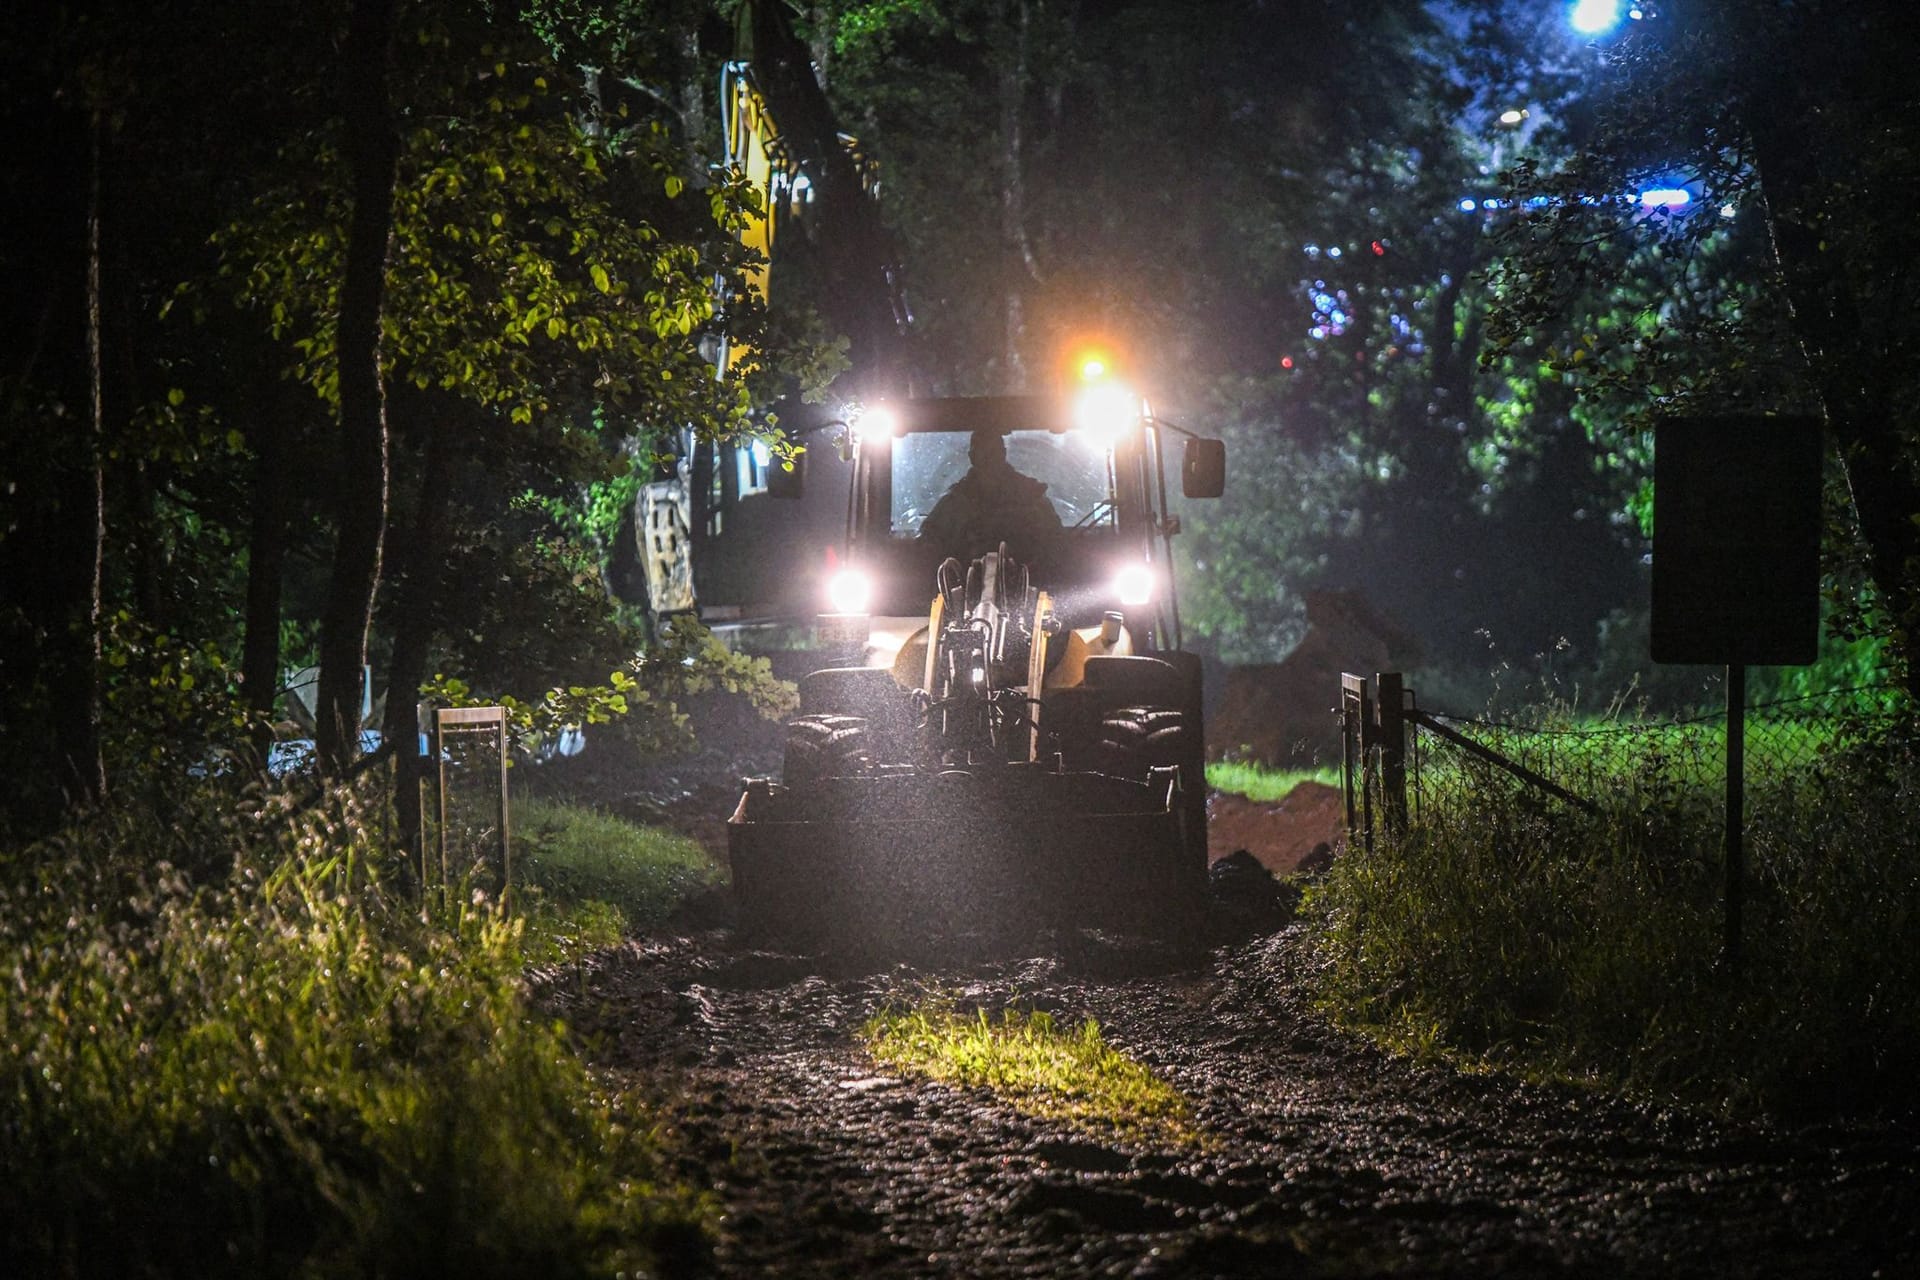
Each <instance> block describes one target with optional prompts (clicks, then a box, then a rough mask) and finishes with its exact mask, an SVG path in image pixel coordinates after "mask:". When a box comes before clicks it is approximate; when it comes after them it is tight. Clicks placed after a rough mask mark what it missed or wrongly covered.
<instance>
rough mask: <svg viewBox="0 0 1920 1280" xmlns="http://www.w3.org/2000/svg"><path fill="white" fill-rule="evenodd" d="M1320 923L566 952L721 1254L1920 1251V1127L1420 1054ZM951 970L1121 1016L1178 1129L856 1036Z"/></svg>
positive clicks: (1754, 1272) (1256, 1266)
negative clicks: (954, 940)
mask: <svg viewBox="0 0 1920 1280" xmlns="http://www.w3.org/2000/svg"><path fill="white" fill-rule="evenodd" d="M1302 942H1303V940H1302V937H1301V935H1300V934H1299V933H1298V932H1297V931H1294V930H1291V929H1286V930H1281V931H1279V932H1277V933H1272V934H1269V935H1268V936H1265V937H1256V938H1253V939H1250V940H1246V941H1243V942H1241V943H1239V944H1237V945H1231V946H1222V947H1220V948H1219V949H1217V950H1215V951H1214V952H1213V953H1212V954H1211V955H1210V956H1208V957H1207V958H1205V959H1204V960H1203V961H1201V962H1199V963H1197V964H1191V965H1189V966H1188V967H1185V968H1168V967H1167V964H1168V962H1167V961H1165V960H1164V959H1156V958H1155V957H1152V956H1143V955H1140V954H1138V953H1128V952H1126V951H1124V950H1115V949H1108V950H1082V951H1081V953H1080V954H1078V955H1077V956H1075V957H1073V958H1066V959H1063V958H1060V957H1057V956H1039V957H1031V958H1013V959H1007V958H1003V959H999V960H991V961H988V960H976V961H974V962H971V963H958V962H949V963H945V964H937V965H927V966H922V967H908V966H905V965H892V966H882V965H872V964H867V965H862V964H856V963H852V962H845V963H840V964H834V963H830V962H822V961H819V960H809V959H804V958H799V957H791V956H780V955H772V954H765V953H755V952H748V951H743V950H737V949H735V948H733V946H732V945H731V940H730V937H729V935H728V933H727V932H726V931H725V930H724V929H712V930H708V931H705V932H694V933H688V934H685V935H683V936H661V937H658V938H654V939H650V940H645V941H640V942H635V943H631V944H629V945H628V946H626V947H624V948H622V949H619V950H615V951H610V952H605V953H602V954H600V955H597V956H595V957H592V958H591V959H589V960H588V961H586V962H584V963H583V964H581V965H578V966H575V967H572V968H569V969H565V970H560V971H555V972H551V973H548V974H544V975H542V976H541V980H540V982H539V984H538V986H539V989H540V999H541V1003H542V1004H543V1005H545V1006H546V1007H548V1008H550V1009H552V1010H553V1011H554V1012H556V1013H559V1014H562V1015H564V1016H565V1017H567V1018H568V1019H569V1021H570V1022H571V1023H572V1024H573V1025H574V1026H575V1027H576V1028H578V1029H579V1030H581V1031H582V1032H584V1033H586V1035H587V1036H588V1038H589V1041H590V1043H592V1044H594V1045H595V1046H596V1047H595V1048H594V1049H593V1056H594V1057H595V1059H596V1061H598V1062H599V1063H600V1064H601V1065H604V1066H606V1067H610V1068H613V1069H615V1070H617V1071H620V1072H623V1073H625V1072H630V1073H633V1075H634V1077H635V1078H636V1079H644V1080H647V1081H650V1082H652V1087H656V1088H658V1089H660V1090H661V1091H662V1092H663V1094H664V1095H665V1096H669V1097H673V1098H675V1099H677V1101H676V1102H675V1103H674V1105H675V1107H676V1108H677V1109H678V1113H679V1114H680V1116H681V1119H680V1121H679V1124H678V1127H679V1130H680V1135H681V1137H682V1139H683V1140H684V1142H685V1144H686V1150H687V1153H688V1155H687V1159H688V1168H687V1172H688V1173H689V1175H690V1176H692V1177H693V1178H694V1179H696V1180H697V1181H699V1182H701V1183H702V1184H704V1185H707V1186H710V1187H711V1188H712V1189H713V1191H714V1192H715V1193H716V1195H717V1196H718V1197H719V1199H720V1200H721V1202H722V1203H723V1205H724V1207H725V1219H724V1222H723V1227H722V1232H721V1237H720V1240H719V1243H718V1246H717V1248H716V1250H715V1251H714V1252H713V1253H712V1254H711V1255H710V1256H704V1257H701V1258H697V1259H689V1260H686V1261H687V1264H688V1265H689V1266H690V1267H691V1269H692V1270H694V1271H696V1272H700V1273H711V1274H718V1275H722V1276H760V1275H783V1276H851V1275H866V1274H875V1275H882V1274H884V1275H909V1276H920V1275H924V1276H1021V1277H1040V1276H1054V1275H1116V1276H1124V1275H1138V1276H1212V1275H1223V1276H1289V1275H1372V1274H1399V1275H1444V1276H1476V1277H1484V1276H1489V1275H1492V1276H1534V1275H1577V1276H1728V1277H1732V1276H1874V1275H1883V1276H1889V1277H1892V1276H1912V1275H1920V1150H1917V1148H1916V1143H1915V1134H1914V1131H1913V1130H1912V1128H1911V1127H1906V1128H1889V1127H1882V1126H1875V1125H1868V1124H1856V1125H1851V1126H1827V1127H1822V1128H1812V1129H1799V1130H1786V1129H1778V1128H1770V1127H1766V1126H1756V1125H1730V1124H1721V1123H1715V1122H1713V1121H1711V1120H1709V1119H1707V1118H1705V1117H1703V1116H1700V1115H1697V1114H1693V1113H1689V1112H1686V1111H1683V1110H1676V1109H1670V1108H1659V1107H1648V1106H1642V1105H1638V1104H1634V1103H1629V1102H1624V1101H1620V1100H1617V1099H1613V1098H1610V1097H1607V1096H1604V1095H1596V1094H1583V1093H1580V1092H1577V1091H1573V1090H1570V1089H1560V1088H1542V1087H1533V1086H1526V1085H1522V1084H1518V1083H1515V1082H1512V1081H1507V1080H1499V1079H1489V1078H1485V1077H1469V1076H1463V1075H1459V1074H1456V1073H1453V1072H1450V1071H1446V1070H1440V1069H1434V1068H1428V1067H1416V1066H1413V1065H1410V1064H1408V1063H1406V1062H1403V1061H1399V1060H1395V1059H1391V1058H1388V1057H1386V1056H1384V1055H1382V1054H1380V1053H1378V1052H1376V1051H1375V1050H1373V1049H1371V1048H1369V1047H1367V1046H1366V1045H1364V1044H1362V1043H1359V1042H1356V1041H1355V1040H1353V1039H1351V1038H1349V1037H1347V1036H1345V1035H1342V1034H1341V1033H1339V1032H1337V1031H1335V1030H1333V1029H1331V1028H1330V1027H1329V1026H1328V1025H1327V1024H1326V1023H1325V1022H1324V1021H1323V1020H1322V1019H1320V1018H1319V1017H1318V1016H1317V1015H1315V1014H1314V1013H1313V1012H1312V1011H1311V1010H1310V1009H1309V1008H1307V1007H1306V1006H1305V1005H1304V1003H1303V1000H1302V997H1301V995H1300V992H1301V981H1300V979H1301V974H1300V966H1301V965H1302V964H1303V963H1305V962H1306V961H1305V959H1304V957H1305V956H1306V951H1305V948H1304V947H1303V945H1302ZM929 991H937V992H940V993H943V994H945V995H947V996H949V997H951V998H952V999H954V1000H955V1001H956V1002H958V1003H959V1004H960V1005H962V1006H963V1007H964V1006H966V1005H979V1006H981V1007H984V1008H987V1009H989V1010H992V1009H997V1008H1001V1007H1005V1006H1007V1005H1015V1006H1019V1007H1023V1008H1040V1009H1046V1010H1049V1011H1051V1012H1053V1013H1054V1014H1055V1016H1056V1018H1058V1019H1064V1020H1069V1021H1077V1020H1078V1019H1080V1018H1083V1017H1091V1018H1095V1019H1097V1020H1098V1021H1099V1022H1100V1024H1101V1026H1102V1028H1103V1029H1104V1031H1105V1034H1106V1036H1107V1038H1108V1040H1109V1041H1110V1042H1111V1043H1113V1044H1115V1045H1116V1046H1117V1047H1120V1048H1122V1049H1124V1050H1125V1051H1127V1052H1128V1053H1130V1054H1132V1055H1134V1056H1135V1057H1137V1058H1139V1059H1141V1060H1142V1061H1144V1062H1146V1063H1148V1064H1149V1065H1151V1066H1152V1067H1153V1068H1154V1069H1156V1070H1157V1071H1159V1072H1160V1073H1161V1074H1163V1075H1164V1076H1165V1077H1166V1078H1167V1079H1169V1080H1170V1081H1172V1082H1173V1083H1174V1084H1175V1085H1176V1086H1178V1087H1179V1088H1180V1089H1181V1090H1183V1091H1184V1092H1185V1093H1186V1094H1187V1095H1188V1096H1189V1098H1191V1099H1192V1101H1193V1103H1194V1109H1195V1113H1196V1117H1197V1119H1198V1121H1199V1127H1200V1129H1201V1130H1202V1131H1203V1135H1204V1136H1203V1137H1202V1138H1201V1139H1200V1140H1199V1141H1197V1142H1190V1143H1186V1144H1182V1145H1155V1144H1153V1143H1141V1142H1134V1141H1128V1140H1123V1139H1119V1138H1116V1137H1114V1136H1112V1135H1111V1134H1099V1133H1092V1132H1087V1131H1084V1130H1075V1129H1073V1128H1070V1127H1068V1126H1066V1125H1065V1124H1064V1123H1060V1122H1047V1121H1040V1120H1035V1119H1031V1118H1028V1117H1026V1116H1023V1115H1021V1114H1019V1113H1018V1112H1016V1111H1014V1110H1013V1109H1012V1108H1011V1107H1009V1106H1007V1105H1005V1104H1004V1103H1002V1102H999V1101H997V1100H996V1099H995V1098H993V1097H992V1096H990V1095H988V1094H986V1093H983V1092H977V1091H969V1090H963V1089H956V1088H953V1087H949V1086H946V1085H941V1084H934V1083H925V1082H908V1081H902V1080H900V1079H898V1078H896V1077H894V1076H892V1075H890V1074H888V1073H886V1072H884V1071H882V1070H880V1069H878V1068H876V1067H875V1066H874V1064H873V1063H872V1062H871V1061H870V1060H869V1059H868V1058H867V1057H866V1055H865V1054H864V1053H863V1051H862V1050H861V1048H860V1047H859V1026H860V1024H861V1022H862V1021H863V1020H864V1019H865V1018H866V1017H868V1016H869V1015H870V1014H872V1013H873V1012H875V1011H876V1010H878V1009H880V1008H883V1007H885V1006H886V1005H887V1004H889V1003H890V1002H901V1001H907V1000H912V999H916V998H918V997H920V996H922V995H924V994H925V993H927V992H929Z"/></svg>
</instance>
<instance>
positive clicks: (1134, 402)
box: [1073, 385, 1140, 450]
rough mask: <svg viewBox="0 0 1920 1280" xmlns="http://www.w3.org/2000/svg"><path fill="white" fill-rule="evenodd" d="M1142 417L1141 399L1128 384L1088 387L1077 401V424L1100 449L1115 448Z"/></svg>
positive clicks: (1083, 433)
mask: <svg viewBox="0 0 1920 1280" xmlns="http://www.w3.org/2000/svg"><path fill="white" fill-rule="evenodd" d="M1139 420H1140V401H1139V400H1138V399H1137V398H1136V397H1135V396H1134V395H1133V393H1132V392H1130V391H1128V390H1127V389H1126V388H1125V387H1116V386H1112V385H1101V386H1096V387H1088V388H1087V389H1086V390H1085V391H1082V392H1081V393H1080V399H1079V401H1078V402H1077V403H1076V404H1075V405H1074V409H1073V421H1074V425H1075V426H1076V427H1078V428H1079V429H1080V431H1081V434H1082V437H1083V438H1084V439H1085V440H1086V442H1087V443H1088V444H1090V445H1092V446H1093V447H1094V448H1096V449H1103V450H1104V449H1111V448H1113V446H1114V445H1115V444H1117V443H1119V441H1120V437H1121V436H1122V435H1125V434H1126V431H1127V429H1128V428H1129V427H1131V426H1133V424H1134V423H1136V422H1138V421H1139Z"/></svg>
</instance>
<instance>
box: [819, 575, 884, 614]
mask: <svg viewBox="0 0 1920 1280" xmlns="http://www.w3.org/2000/svg"><path fill="white" fill-rule="evenodd" d="M872 597H873V580H872V579H870V578H869V577H867V575H866V574H864V573H862V572H860V571H859V570H858V569H842V570H841V571H840V572H838V573H836V574H834V575H833V577H831V578H829V579H827V603H829V604H831V605H832V606H833V611H834V612H835V613H865V612H866V611H867V601H868V600H870V599H871V598H872Z"/></svg>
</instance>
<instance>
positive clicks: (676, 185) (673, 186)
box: [667, 173, 687, 200]
mask: <svg viewBox="0 0 1920 1280" xmlns="http://www.w3.org/2000/svg"><path fill="white" fill-rule="evenodd" d="M686 189H687V180H686V179H685V178H683V177H681V176H680V175H679V174H677V173H670V174H668V175H667V199H669V200H678V199H679V198H680V193H681V192H682V191H685V190H686Z"/></svg>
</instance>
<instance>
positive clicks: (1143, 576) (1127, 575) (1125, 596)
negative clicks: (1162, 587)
mask: <svg viewBox="0 0 1920 1280" xmlns="http://www.w3.org/2000/svg"><path fill="white" fill-rule="evenodd" d="M1113 592H1114V594H1115V595H1117V596H1119V597H1120V603H1121V604H1125V605H1137V604H1145V603H1146V602H1147V601H1149V600H1151V599H1153V570H1152V569H1150V568H1148V567H1147V566H1146V565H1144V564H1130V565H1128V566H1127V567H1126V568H1124V569H1122V570H1121V571H1120V572H1119V573H1117V574H1115V575H1114V578H1113Z"/></svg>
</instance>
